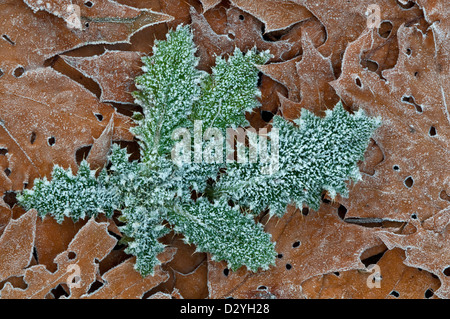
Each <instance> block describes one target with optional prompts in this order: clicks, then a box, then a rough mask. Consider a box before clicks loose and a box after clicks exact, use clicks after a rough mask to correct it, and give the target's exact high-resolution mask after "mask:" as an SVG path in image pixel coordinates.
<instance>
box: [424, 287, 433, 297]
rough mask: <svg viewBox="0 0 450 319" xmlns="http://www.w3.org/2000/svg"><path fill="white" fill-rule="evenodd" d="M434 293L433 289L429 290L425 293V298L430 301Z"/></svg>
mask: <svg viewBox="0 0 450 319" xmlns="http://www.w3.org/2000/svg"><path fill="white" fill-rule="evenodd" d="M433 295H434V292H433V289H431V288H429V289H427V291H425V298H427V299H430V298H431V297H433Z"/></svg>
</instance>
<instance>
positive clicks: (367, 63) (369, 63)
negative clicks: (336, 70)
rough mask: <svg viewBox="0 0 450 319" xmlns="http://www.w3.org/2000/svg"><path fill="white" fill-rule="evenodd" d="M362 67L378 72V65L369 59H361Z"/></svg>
mask: <svg viewBox="0 0 450 319" xmlns="http://www.w3.org/2000/svg"><path fill="white" fill-rule="evenodd" d="M361 66H362V67H363V68H367V69H368V70H369V71H372V72H376V71H377V70H378V63H377V62H375V61H372V60H368V59H361Z"/></svg>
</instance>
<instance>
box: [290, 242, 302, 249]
mask: <svg viewBox="0 0 450 319" xmlns="http://www.w3.org/2000/svg"><path fill="white" fill-rule="evenodd" d="M300 244H301V242H300V241H299V240H297V241H296V242H294V243H293V244H292V248H297V247H299V246H300Z"/></svg>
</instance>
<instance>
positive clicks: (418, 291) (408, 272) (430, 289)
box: [302, 249, 440, 299]
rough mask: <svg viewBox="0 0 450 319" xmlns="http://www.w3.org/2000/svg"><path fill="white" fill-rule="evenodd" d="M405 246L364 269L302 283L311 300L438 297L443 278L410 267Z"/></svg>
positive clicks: (305, 294)
mask: <svg viewBox="0 0 450 319" xmlns="http://www.w3.org/2000/svg"><path fill="white" fill-rule="evenodd" d="M404 259H405V256H404V253H403V251H402V250H401V249H393V250H389V251H386V252H385V253H384V254H383V256H382V257H381V258H380V260H379V261H378V262H377V263H376V264H370V265H367V267H366V269H364V270H349V271H344V272H335V273H330V274H325V275H323V276H318V277H314V278H311V279H310V280H308V281H306V282H305V283H304V284H303V285H302V291H303V294H304V296H305V297H306V298H308V299H319V298H320V299H330V298H331V299H386V298H394V299H395V298H401V299H423V298H436V295H435V292H436V290H437V289H438V288H439V286H440V283H439V280H438V279H436V278H434V277H433V276H432V275H431V274H430V273H429V272H427V271H425V270H422V269H417V268H411V267H407V266H405V265H404V264H403V261H404Z"/></svg>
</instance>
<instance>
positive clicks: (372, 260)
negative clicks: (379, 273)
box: [361, 249, 387, 268]
mask: <svg viewBox="0 0 450 319" xmlns="http://www.w3.org/2000/svg"><path fill="white" fill-rule="evenodd" d="M386 251H387V249H386V250H384V251H382V252H381V253H378V254H376V255H372V256H370V257H367V258H364V259H361V262H362V263H363V264H364V266H366V268H367V267H369V266H370V265H375V264H376V263H378V262H379V261H380V259H381V257H383V255H384V253H385V252H386Z"/></svg>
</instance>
